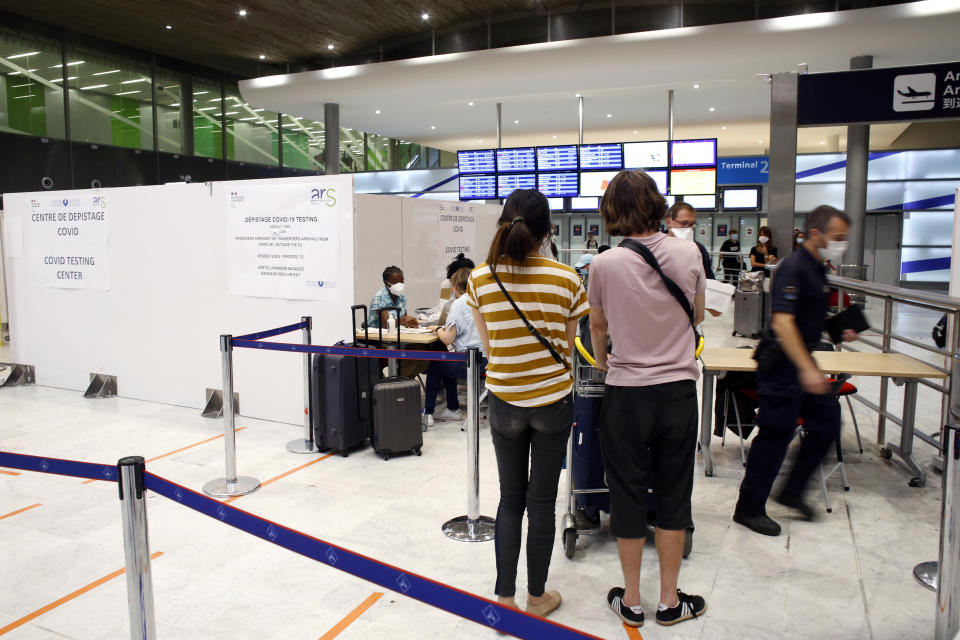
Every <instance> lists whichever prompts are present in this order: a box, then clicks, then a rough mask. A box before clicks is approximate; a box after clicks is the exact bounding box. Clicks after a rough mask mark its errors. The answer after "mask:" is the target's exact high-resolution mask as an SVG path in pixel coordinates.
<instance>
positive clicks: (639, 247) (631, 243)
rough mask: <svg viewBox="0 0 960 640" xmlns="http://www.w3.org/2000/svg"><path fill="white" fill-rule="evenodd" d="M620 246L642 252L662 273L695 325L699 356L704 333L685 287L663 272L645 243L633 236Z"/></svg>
mask: <svg viewBox="0 0 960 640" xmlns="http://www.w3.org/2000/svg"><path fill="white" fill-rule="evenodd" d="M619 246H621V247H624V248H626V249H630V250H631V251H633V252H635V253H638V254H640V257H641V258H643V259H644V260H645V261H646V262H647V264H648V265H650V267H651V268H652V269H653V270H654V271H656V272H657V273H658V274H660V278H661V279H662V280H663V284H664V285H666V287H667V291H669V292H670V295H672V296H673V297H674V298H675V299H676V301H677V302H679V303H680V306H681V307H682V308H683V311H684V312H685V313H686V314H687V317H688V318H689V319H690V326H691V327H693V353H694V357H695V358H699V357H700V353H701V352H702V351H703V344H704V342H703V334H702V333H701V332H700V329H698V328H697V324H696V322H695V321H694V317H693V306H692V305H691V304H690V301H689V300H687V295H686V294H685V293H684V292H683V289H681V288H680V285H678V284H677V283H676V282H674V281H673V280H672V279H671V278H670V276H668V275H667V274H665V273H664V272H663V269H661V268H660V263H659V262H657V257H656V256H654V255H653V252H652V251H650V249H648V248H647V246H646V245H645V244H643V243H642V242H638V241H636V240H633V239H632V238H624V239H623V240H622V241H621V242H620V245H619Z"/></svg>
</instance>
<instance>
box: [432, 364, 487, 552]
mask: <svg viewBox="0 0 960 640" xmlns="http://www.w3.org/2000/svg"><path fill="white" fill-rule="evenodd" d="M495 529H496V521H495V520H494V519H493V518H491V517H489V516H481V515H480V350H479V349H476V348H474V349H469V350H468V351H467V515H465V516H459V517H457V518H453V519H452V520H448V521H447V522H445V523H444V524H443V533H444V534H445V535H446V536H447V537H448V538H453V539H454V540H460V541H461V542H486V541H488V540H492V539H493V535H494V531H495Z"/></svg>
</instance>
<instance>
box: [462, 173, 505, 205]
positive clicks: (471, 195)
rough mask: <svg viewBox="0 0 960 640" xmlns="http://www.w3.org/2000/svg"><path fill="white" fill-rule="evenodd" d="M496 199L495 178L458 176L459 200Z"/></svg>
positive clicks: (492, 176)
mask: <svg viewBox="0 0 960 640" xmlns="http://www.w3.org/2000/svg"><path fill="white" fill-rule="evenodd" d="M496 197H497V176H496V175H495V174H494V175H462V176H460V199H461V200H493V199H494V198H496Z"/></svg>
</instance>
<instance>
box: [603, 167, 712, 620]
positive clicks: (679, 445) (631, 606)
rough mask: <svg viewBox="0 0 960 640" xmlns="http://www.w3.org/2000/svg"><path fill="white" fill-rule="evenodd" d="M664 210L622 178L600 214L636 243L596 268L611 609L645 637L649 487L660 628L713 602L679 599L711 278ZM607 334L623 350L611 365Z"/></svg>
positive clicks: (654, 196) (639, 181)
mask: <svg viewBox="0 0 960 640" xmlns="http://www.w3.org/2000/svg"><path fill="white" fill-rule="evenodd" d="M665 211H666V202H665V201H664V199H663V196H661V195H660V193H659V192H658V190H657V186H656V183H655V182H654V181H653V179H652V178H650V177H649V176H648V175H647V174H645V173H643V172H641V171H621V172H620V173H618V174H617V175H616V177H614V179H613V180H612V181H611V182H610V185H609V186H608V187H607V190H606V192H605V193H604V196H603V200H602V201H601V203H600V215H601V216H602V217H603V221H604V223H605V224H606V226H607V231H608V232H609V233H610V235H613V236H625V237H626V240H624V242H623V243H621V245H620V246H619V247H617V248H614V249H611V250H610V251H606V252H604V253H603V255H598V256H597V257H596V258H594V260H593V263H592V264H591V267H590V289H589V291H588V294H587V295H588V298H589V300H590V337H591V340H592V342H593V349H594V356H595V357H596V360H597V367H598V368H600V369H605V370H607V378H606V382H607V387H606V390H605V391H604V396H603V407H602V409H601V413H600V448H601V451H602V452H603V462H604V469H605V472H606V480H607V486H608V487H609V488H610V533H611V535H613V536H615V537H616V538H617V539H618V545H619V550H620V564H621V568H622V569H623V577H624V581H625V585H624V587H614V588H613V589H611V590H610V592H609V593H608V594H607V601H608V603H609V604H610V607H611V609H613V611H614V612H615V613H616V614H617V615H618V616H620V618H621V619H622V620H623V622H624V623H626V624H628V625H631V626H636V627H638V626H640V625H642V624H643V619H644V616H643V607H642V606H641V603H640V567H641V561H642V558H643V546H644V543H645V542H646V535H647V528H646V525H647V502H646V497H647V491H648V489H649V488H650V487H653V488H654V501H655V503H656V504H655V510H656V514H657V522H656V527H657V531H656V543H657V552H658V554H659V556H660V601H659V604H658V605H657V613H656V619H657V622H658V623H659V624H662V625H672V624H676V623H677V622H681V621H683V620H687V619H689V618H694V617H696V616H698V615H700V614H702V613H703V612H704V611H705V610H706V606H707V605H706V602H705V601H704V599H703V598H702V597H700V596H696V595H687V594H685V593H683V592H681V591H680V590H679V589H678V588H677V580H678V577H679V574H680V562H681V559H682V555H683V541H684V537H685V533H686V530H687V529H688V528H691V527H692V526H693V518H692V515H691V507H690V496H691V493H692V492H693V466H694V460H695V458H696V443H697V386H696V381H697V378H698V377H699V375H700V369H699V366H698V365H697V361H696V356H695V344H696V337H695V333H694V329H693V326H692V325H693V324H699V323H700V322H701V321H702V320H703V313H704V294H705V291H706V278H705V275H704V271H703V264H702V260H701V257H700V251H699V250H698V249H697V246H696V245H695V244H694V243H692V242H689V241H686V240H681V239H679V238H674V237H670V236H667V235H664V234H663V233H661V232H660V230H659V229H660V221H661V219H662V218H663V215H664V212H665ZM631 246H633V247H634V248H631ZM643 254H646V257H645V256H644V255H643ZM653 263H656V264H657V265H658V266H659V267H660V269H661V270H662V272H663V276H661V274H660V273H658V272H657V270H656V268H655V267H654V266H652V264H653ZM666 279H669V280H671V281H672V282H673V283H675V285H676V288H677V289H679V291H678V292H677V293H678V295H680V296H683V297H684V298H685V302H686V303H687V304H686V305H682V304H681V302H680V299H678V298H677V297H675V296H674V295H673V294H672V293H671V292H670V289H668V285H667V284H666V282H665V280H666ZM685 307H686V308H685ZM688 309H689V310H690V311H691V314H688ZM690 315H692V316H693V318H691V317H690ZM608 333H609V335H610V338H611V339H612V340H613V353H612V354H610V355H609V357H608V356H607V334H608Z"/></svg>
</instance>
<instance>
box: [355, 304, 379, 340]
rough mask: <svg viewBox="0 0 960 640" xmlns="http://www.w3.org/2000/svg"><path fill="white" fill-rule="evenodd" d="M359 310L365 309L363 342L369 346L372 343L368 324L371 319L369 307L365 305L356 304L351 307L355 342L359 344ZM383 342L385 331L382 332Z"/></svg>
mask: <svg viewBox="0 0 960 640" xmlns="http://www.w3.org/2000/svg"><path fill="white" fill-rule="evenodd" d="M357 309H363V340H364V342H366V343H367V344H369V343H370V323H369V322H367V318H368V317H369V312H368V311H367V305H365V304H355V305H353V306H352V307H350V324H351V325H352V327H353V342H354V344H356V342H357ZM380 334H381V340H382V339H383V338H382V335H383V329H381V330H380Z"/></svg>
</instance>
